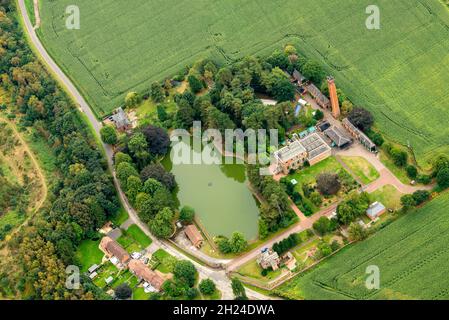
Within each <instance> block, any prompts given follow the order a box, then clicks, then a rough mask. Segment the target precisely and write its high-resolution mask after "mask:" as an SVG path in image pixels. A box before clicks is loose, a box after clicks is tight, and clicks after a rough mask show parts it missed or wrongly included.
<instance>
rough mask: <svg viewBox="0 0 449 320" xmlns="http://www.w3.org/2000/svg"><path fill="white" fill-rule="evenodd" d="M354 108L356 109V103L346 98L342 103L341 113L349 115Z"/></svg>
mask: <svg viewBox="0 0 449 320" xmlns="http://www.w3.org/2000/svg"><path fill="white" fill-rule="evenodd" d="M352 109H354V105H353V104H352V103H351V101H349V100H345V101H343V103H342V104H341V113H342V114H343V115H348V114H349V113H350V112H351V111H352Z"/></svg>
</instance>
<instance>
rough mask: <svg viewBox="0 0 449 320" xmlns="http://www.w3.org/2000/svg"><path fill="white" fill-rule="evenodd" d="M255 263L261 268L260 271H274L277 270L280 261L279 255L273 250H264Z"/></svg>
mask: <svg viewBox="0 0 449 320" xmlns="http://www.w3.org/2000/svg"><path fill="white" fill-rule="evenodd" d="M257 263H258V264H259V265H260V266H261V268H262V269H270V268H271V269H272V270H273V271H276V270H277V269H279V264H280V263H281V260H280V259H279V255H278V254H277V252H275V251H273V250H265V251H264V252H262V254H261V255H260V256H259V258H258V259H257Z"/></svg>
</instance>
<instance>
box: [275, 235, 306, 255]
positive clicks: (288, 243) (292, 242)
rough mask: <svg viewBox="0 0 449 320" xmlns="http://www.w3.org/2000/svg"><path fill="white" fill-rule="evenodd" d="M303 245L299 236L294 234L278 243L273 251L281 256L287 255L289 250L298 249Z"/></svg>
mask: <svg viewBox="0 0 449 320" xmlns="http://www.w3.org/2000/svg"><path fill="white" fill-rule="evenodd" d="M300 243H301V238H300V236H299V234H297V233H293V234H291V235H289V236H288V237H287V238H285V239H284V240H282V241H280V242H277V243H275V244H274V245H273V250H274V251H276V252H277V253H278V254H279V255H282V254H284V253H286V252H287V251H288V250H290V249H292V248H294V247H296V246H297V245H298V244H300Z"/></svg>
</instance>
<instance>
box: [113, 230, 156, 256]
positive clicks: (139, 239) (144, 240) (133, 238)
mask: <svg viewBox="0 0 449 320" xmlns="http://www.w3.org/2000/svg"><path fill="white" fill-rule="evenodd" d="M117 242H118V243H119V244H120V245H121V246H122V247H123V248H125V249H126V251H128V252H129V253H134V252H140V251H142V250H144V249H146V248H147V247H148V246H149V245H150V244H151V242H152V241H151V239H150V238H149V237H148V236H147V235H146V234H145V233H144V232H143V231H142V230H140V228H139V227H138V226H137V225H135V224H133V225H131V226H130V227H129V228H128V230H122V235H121V236H120V237H119V238H118V239H117Z"/></svg>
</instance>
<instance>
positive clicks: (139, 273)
mask: <svg viewBox="0 0 449 320" xmlns="http://www.w3.org/2000/svg"><path fill="white" fill-rule="evenodd" d="M129 270H130V271H131V272H132V273H134V275H135V276H136V277H138V278H139V279H142V280H144V281H146V282H148V283H149V284H151V286H152V287H153V288H155V289H157V290H161V288H162V285H163V283H164V281H165V280H164V279H163V278H162V277H161V276H160V275H158V274H157V273H156V272H154V271H153V270H151V269H150V268H148V267H147V266H146V265H145V264H144V263H143V262H142V261H140V260H134V259H133V260H131V262H130V263H129Z"/></svg>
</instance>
